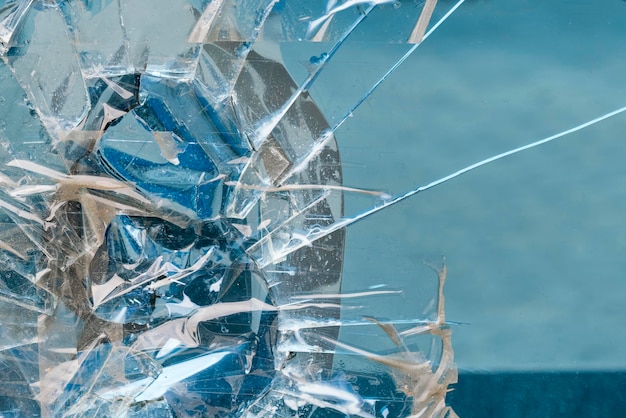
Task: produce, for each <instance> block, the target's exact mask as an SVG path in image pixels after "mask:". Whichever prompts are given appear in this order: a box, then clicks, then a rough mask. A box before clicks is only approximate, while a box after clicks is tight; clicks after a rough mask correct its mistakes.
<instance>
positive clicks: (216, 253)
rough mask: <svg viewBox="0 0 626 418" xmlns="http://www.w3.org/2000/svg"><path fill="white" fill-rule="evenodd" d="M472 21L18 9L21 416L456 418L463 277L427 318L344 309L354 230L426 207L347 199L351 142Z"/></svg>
mask: <svg viewBox="0 0 626 418" xmlns="http://www.w3.org/2000/svg"><path fill="white" fill-rule="evenodd" d="M462 2H463V1H462V0H461V1H459V2H458V3H456V4H452V3H449V2H440V3H439V4H438V3H437V1H432V0H428V1H426V2H425V3H424V4H422V3H419V4H418V3H417V2H397V1H395V2H391V1H387V0H384V1H364V2H361V1H344V2H337V1H329V2H328V3H327V4H322V3H318V4H315V5H311V4H310V2H305V1H299V2H298V1H290V2H283V1H281V2H277V1H273V0H246V1H243V2H235V1H230V0H212V1H200V0H198V1H196V0H176V1H171V0H167V1H165V0H163V1H154V0H151V1H150V2H147V1H139V0H122V1H117V2H113V1H111V0H95V1H91V0H58V1H43V0H30V1H26V0H25V1H19V2H15V1H6V2H2V4H1V5H0V6H1V7H2V8H1V9H0V16H1V17H2V20H1V23H0V45H1V49H0V53H1V57H2V62H1V63H0V83H2V89H1V91H2V98H3V100H7V101H10V102H9V103H10V104H8V103H6V102H5V101H3V102H2V103H0V121H2V127H1V129H0V141H1V142H0V145H1V147H0V157H1V159H2V163H3V168H2V172H1V173H0V174H1V176H0V216H1V219H2V221H1V222H0V269H1V270H0V271H1V273H2V274H1V278H0V315H1V318H2V328H1V331H0V335H2V337H3V338H2V342H1V343H0V355H1V357H0V358H1V359H2V361H1V362H0V368H1V370H2V373H0V379H2V383H3V385H1V386H3V389H2V392H1V395H0V400H1V401H0V407H1V408H2V410H1V411H0V413H1V414H2V415H3V416H19V414H21V413H27V414H30V415H32V416H51V417H52V416H53V417H57V416H63V417H79V416H80V417H90V416H130V417H144V416H145V417H148V416H150V417H154V416H158V417H185V416H189V417H192V416H228V417H270V416H271V417H279V416H280V417H287V416H300V417H311V418H312V417H323V416H340V415H341V416H360V417H403V416H441V417H444V416H455V414H454V412H453V411H452V410H451V409H450V408H449V407H448V406H446V404H445V394H446V391H447V388H448V386H449V385H450V384H452V383H454V382H455V381H456V370H455V366H454V363H453V358H452V348H451V344H450V334H451V331H450V328H449V324H448V323H446V321H445V316H444V306H443V284H444V281H445V277H446V270H445V266H443V265H442V266H441V267H437V268H435V270H436V272H437V274H438V279H439V291H438V293H437V292H433V295H434V296H433V297H432V298H431V299H432V301H437V303H433V304H431V305H430V306H426V307H421V308H420V309H417V308H415V310H411V311H410V312H407V313H406V315H407V317H406V318H377V317H375V316H376V315H374V314H372V313H369V312H368V309H369V307H370V304H371V301H372V300H373V298H381V299H383V300H385V301H388V302H389V303H390V304H393V303H394V301H397V300H398V298H401V297H402V295H403V292H404V291H405V289H395V288H392V287H390V286H382V287H381V288H380V289H378V288H365V289H360V290H359V291H355V292H346V291H343V290H342V269H343V261H344V244H345V235H346V230H345V227H346V226H348V225H350V224H352V223H354V222H357V221H358V220H360V219H362V218H364V217H365V216H369V215H370V214H372V213H374V212H376V211H379V210H380V209H382V208H384V207H387V206H389V205H391V204H394V203H396V202H398V201H400V200H403V199H405V198H406V197H408V196H409V195H411V194H414V193H417V192H418V191H420V190H422V189H418V190H414V191H412V192H410V193H408V194H406V195H401V196H399V197H396V198H395V199H392V198H391V196H389V195H388V194H386V193H384V192H377V191H371V190H363V189H359V188H353V187H349V186H348V185H345V184H344V179H343V165H342V161H341V158H340V153H339V150H340V144H339V142H338V140H337V139H336V137H335V133H336V131H338V129H339V128H340V127H342V126H343V124H344V123H345V122H346V120H347V119H348V118H349V117H350V116H351V115H352V113H353V112H355V111H356V110H357V108H358V107H359V106H361V104H362V103H364V102H366V100H368V98H369V97H370V96H371V94H372V93H373V92H374V90H375V89H376V88H377V87H378V86H379V85H380V84H381V83H382V82H383V81H384V80H385V79H386V78H387V77H389V76H390V75H391V74H392V73H393V72H394V71H395V69H396V68H397V67H398V66H399V64H401V63H402V62H403V61H404V60H405V59H406V58H407V57H408V56H409V55H410V54H411V53H412V52H413V51H415V49H416V48H417V46H418V45H420V43H421V42H422V41H423V40H424V39H426V38H427V37H428V36H429V35H430V34H432V33H433V31H434V30H435V29H436V28H437V27H439V25H440V24H441V23H443V22H444V21H445V20H446V19H447V18H448V17H449V16H450V15H451V14H452V13H453V12H454V11H455V10H456V8H458V7H459V6H460V5H461V4H462ZM366 18H367V19H366ZM390 19H391V21H393V22H394V29H393V30H391V31H389V32H382V33H381V32H380V31H378V30H377V29H375V28H376V26H377V25H381V23H382V22H389V21H390ZM383 26H384V27H385V28H387V30H390V28H391V26H389V25H388V24H386V25H383ZM381 36H382V39H380V38H378V39H377V40H378V41H379V42H385V43H389V44H396V46H397V48H394V51H393V53H391V54H389V55H386V56H384V57H383V58H384V59H381V60H380V61H379V64H378V66H377V68H375V69H372V71H371V72H368V73H367V74H366V73H364V74H363V75H362V76H360V77H359V78H358V82H354V83H351V85H350V88H349V89H348V91H347V92H346V95H345V97H344V98H343V99H342V100H339V101H338V102H337V104H336V106H331V107H329V108H328V112H322V111H321V110H320V107H319V105H318V104H317V103H316V102H315V101H314V100H313V97H312V95H311V94H310V90H311V88H312V87H313V86H314V85H315V83H322V82H323V81H324V77H327V75H326V74H331V76H332V74H333V71H334V70H333V68H337V67H333V66H341V65H342V64H343V63H342V60H345V59H349V54H348V55H342V54H343V51H344V49H345V50H348V51H352V52H353V51H354V49H353V48H348V47H347V46H348V45H352V46H353V47H354V46H355V45H359V43H362V42H364V41H365V40H371V39H374V38H376V37H381ZM294 48H295V49H294ZM291 50H294V51H296V52H293V51H291ZM290 51H291V52H290ZM352 52H350V53H352ZM283 54H284V56H283ZM302 54H304V55H305V56H306V57H307V58H306V59H305V60H300V59H299V58H298V57H300V56H301V55H302ZM377 72H378V73H377ZM345 103H350V104H349V105H348V106H343V104H345ZM424 190H425V189H424ZM348 197H351V199H350V200H349V204H345V203H346V202H348ZM344 199H346V201H345V202H344ZM435 305H436V307H435ZM413 308H414V307H413ZM413 308H412V309H413ZM340 330H341V331H342V332H347V333H348V334H349V333H350V332H352V333H355V334H359V335H361V336H363V335H368V336H371V338H370V341H369V342H368V343H366V344H361V341H360V340H355V341H348V342H347V341H346V340H345V339H343V338H340V335H339V332H340ZM424 347H431V348H430V349H425V348H424ZM8 382H11V384H12V385H11V386H10V387H7V386H6V385H5V384H6V383H8ZM342 414H343V415H342Z"/></svg>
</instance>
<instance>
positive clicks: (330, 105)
mask: <svg viewBox="0 0 626 418" xmlns="http://www.w3.org/2000/svg"><path fill="white" fill-rule="evenodd" d="M442 5H443V6H446V5H448V6H449V5H451V3H449V2H444V1H441V2H440V7H442ZM402 7H405V3H403V6H402ZM625 38H626V3H625V2H621V1H605V2H592V3H590V2H586V1H552V2H536V1H516V2H513V1H508V2H493V1H471V2H470V1H468V2H466V3H465V4H464V5H463V6H461V8H459V9H458V10H457V12H456V13H455V14H454V15H452V17H450V19H448V20H447V21H446V22H445V23H444V24H443V25H442V26H441V27H440V28H439V29H438V30H437V31H436V32H435V33H434V34H433V35H432V36H431V37H430V38H429V39H427V40H426V41H425V42H424V43H423V44H422V45H421V46H420V47H419V48H417V50H416V51H415V52H414V54H413V55H412V56H411V57H410V58H409V59H408V60H407V62H405V63H404V64H403V65H402V66H401V67H400V68H399V69H398V70H397V71H396V72H395V73H394V74H393V75H392V76H391V77H390V78H389V79H388V80H387V81H385V82H384V83H383V84H382V86H381V87H380V88H379V89H378V90H377V91H376V92H375V93H374V94H373V95H372V96H371V97H370V98H369V99H368V100H367V101H366V102H365V103H364V104H363V105H362V106H361V107H360V108H359V109H357V110H356V111H355V112H354V113H353V115H352V117H351V118H350V119H349V120H348V121H347V122H346V124H345V125H343V126H342V127H341V128H340V129H339V130H338V131H337V137H338V141H339V144H340V150H341V153H342V160H343V164H344V176H345V182H346V184H347V185H349V186H355V187H363V188H367V189H373V190H384V191H386V192H389V193H391V194H393V195H397V194H402V193H403V192H406V191H408V190H410V189H413V188H415V187H417V186H419V185H422V184H425V183H428V182H430V181H432V180H435V179H437V178H440V177H443V176H445V175H447V174H449V173H452V172H454V171H456V170H458V169H460V168H463V167H465V166H467V165H469V164H472V163H474V162H477V161H479V160H482V159H484V158H487V157H490V156H492V155H495V154H498V153H500V152H504V151H507V150H509V149H512V148H515V147H518V146H521V145H524V144H527V143H531V142H533V141H536V140H539V139H542V138H544V137H548V136H550V135H554V134H556V133H559V132H562V131H565V130H567V129H570V128H572V127H574V126H577V125H579V124H581V123H584V122H586V121H588V120H591V119H593V118H596V117H598V116H601V115H603V114H605V113H608V112H611V111H613V110H615V109H618V108H620V107H622V106H624V105H625V104H626V43H625V42H624V40H625ZM408 47H409V46H407V45H402V44H391V45H390V44H386V43H384V42H381V43H375V42H358V41H353V42H350V40H348V41H347V42H346V44H345V45H344V46H343V51H342V52H341V53H340V54H339V55H338V56H337V57H336V58H335V61H334V64H335V65H334V66H333V65H332V64H331V65H329V68H328V69H327V70H326V71H325V72H324V74H323V76H322V77H321V79H320V80H318V82H317V83H316V84H315V87H314V88H313V89H312V90H311V94H312V96H313V98H314V99H315V100H316V102H317V103H318V104H319V105H320V107H321V108H322V110H323V111H324V112H325V114H327V115H328V117H329V119H330V120H331V124H332V121H333V120H334V119H336V115H338V114H340V113H341V112H340V111H339V109H343V110H345V109H347V108H349V107H350V105H351V104H353V103H354V102H355V100H356V98H357V97H358V96H359V94H357V93H358V92H359V91H360V90H359V89H358V88H357V87H355V86H363V85H371V84H372V82H373V81H375V80H376V79H378V78H379V77H380V76H382V74H384V72H385V70H386V69H387V68H389V67H390V64H393V62H395V61H396V60H397V59H398V57H399V56H400V55H401V54H402V53H404V52H405V51H406V50H407V49H408ZM288 64H289V63H288ZM625 127H626V115H624V114H623V115H618V116H615V117H613V118H610V119H608V120H606V121H604V122H601V123H598V124H596V125H594V126H591V127H588V128H586V129H584V130H581V131H579V132H576V133H572V134H570V135H567V136H565V137H563V138H560V139H558V140H556V141H555V142H552V143H550V144H547V145H543V146H541V147H538V148H534V149H532V150H528V151H524V152H523V153H520V154H517V155H513V156H510V157H507V158H505V159H503V160H500V161H497V162H494V163H492V164H490V165H488V166H485V167H482V168H479V169H477V170H475V171H473V172H471V173H468V174H465V175H463V176H462V177H460V178H457V179H454V180H451V181H450V182H448V183H445V184H443V185H440V186H438V187H436V188H435V189H433V190H429V191H426V192H424V193H423V194H418V195H417V196H415V197H413V198H411V199H410V200H408V201H405V202H403V203H401V204H399V205H397V206H396V207H393V208H390V209H388V210H385V211H382V212H380V213H378V214H376V215H374V216H372V217H370V218H368V219H366V220H365V221H363V222H360V223H358V224H356V225H353V226H351V227H350V228H349V229H348V241H347V252H346V259H345V269H344V290H350V289H364V288H366V287H369V286H375V285H379V284H387V285H389V286H390V287H392V288H403V287H405V286H406V285H407V283H408V284H410V285H409V288H410V289H412V290H409V291H407V292H406V293H405V295H404V301H403V302H402V303H404V304H405V305H402V303H400V304H389V303H385V301H384V300H381V302H380V304H379V305H376V304H375V305H374V308H375V309H374V310H375V311H376V313H378V314H379V315H380V316H381V317H389V318H398V317H402V316H403V315H404V316H406V315H408V312H411V310H407V306H410V305H414V307H415V308H414V309H413V310H412V312H417V314H418V315H419V314H421V313H422V311H424V310H426V311H427V312H431V311H428V309H427V308H428V302H429V301H430V298H432V297H433V296H434V295H435V294H436V293H435V286H436V279H435V277H434V275H433V273H432V272H431V271H429V269H428V268H426V267H424V266H423V264H422V260H423V259H424V258H427V259H429V260H431V261H432V260H434V261H438V258H439V257H440V256H441V255H444V256H445V257H446V263H447V266H448V282H447V284H446V295H447V299H446V304H447V319H449V320H450V321H457V322H462V323H465V324H464V325H459V326H455V328H454V331H453V346H454V349H455V358H456V361H457V363H458V365H459V367H460V368H461V369H479V370H489V371H494V370H589V369H593V370H616V369H619V370H621V369H624V368H625V367H626V356H624V349H623V347H624V346H626V328H624V327H623V322H624V318H626V303H625V299H626V281H625V280H624V275H625V271H626V257H625V255H626V219H625V215H624V214H625V209H626V181H625V179H626V165H624V163H623V161H624V159H625V158H626V143H625V138H624V136H625ZM359 207H360V206H359V199H354V198H352V197H350V196H349V197H348V199H347V203H346V208H347V212H348V213H350V212H351V211H352V210H353V209H354V210H357V211H358V209H359ZM412 283H415V285H413V284H412ZM407 318H408V317H407ZM363 338H366V337H363Z"/></svg>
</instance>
